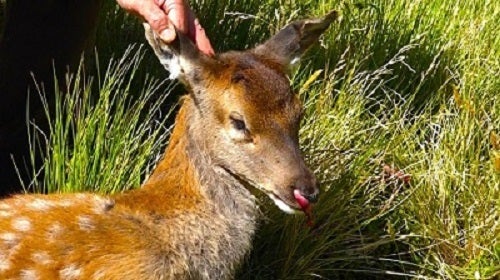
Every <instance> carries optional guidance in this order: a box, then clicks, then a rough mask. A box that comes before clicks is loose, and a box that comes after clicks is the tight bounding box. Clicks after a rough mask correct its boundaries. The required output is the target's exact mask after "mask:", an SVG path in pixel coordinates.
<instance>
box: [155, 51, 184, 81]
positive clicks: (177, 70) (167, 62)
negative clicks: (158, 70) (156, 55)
mask: <svg viewBox="0 0 500 280" xmlns="http://www.w3.org/2000/svg"><path fill="white" fill-rule="evenodd" d="M160 63H161V64H162V65H163V67H165V69H167V71H168V72H169V73H170V75H169V76H168V78H169V79H171V80H175V79H177V78H179V76H180V75H181V72H182V69H181V63H180V61H179V58H178V57H176V56H172V58H170V59H168V58H160Z"/></svg>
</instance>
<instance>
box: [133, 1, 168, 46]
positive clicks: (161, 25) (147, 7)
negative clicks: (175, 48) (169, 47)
mask: <svg viewBox="0 0 500 280" xmlns="http://www.w3.org/2000/svg"><path fill="white" fill-rule="evenodd" d="M140 5H141V6H142V7H141V8H140V9H138V11H139V14H140V15H141V16H142V17H143V18H144V19H145V20H146V21H147V22H148V23H149V25H150V26H151V29H153V31H154V32H155V33H156V34H158V35H160V39H162V40H163V41H165V42H166V43H170V42H172V41H173V40H175V36H176V34H175V29H174V26H173V24H172V23H171V22H170V21H169V19H168V16H167V15H166V14H165V12H164V11H163V10H162V9H161V8H160V7H159V6H158V5H156V4H155V3H154V1H142V2H140Z"/></svg>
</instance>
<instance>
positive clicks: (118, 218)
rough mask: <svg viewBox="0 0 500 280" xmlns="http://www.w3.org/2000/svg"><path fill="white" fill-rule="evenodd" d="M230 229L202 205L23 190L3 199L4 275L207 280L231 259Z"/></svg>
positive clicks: (0, 255) (0, 252)
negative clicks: (151, 209)
mask: <svg viewBox="0 0 500 280" xmlns="http://www.w3.org/2000/svg"><path fill="white" fill-rule="evenodd" d="M207 216H210V217H207ZM228 232H230V229H229V224H228V223H227V221H225V220H224V218H223V217H221V216H220V215H214V214H212V215H211V214H210V213H207V211H205V210H204V211H200V209H197V208H193V209H191V210H190V211H185V210H184V211H180V210H177V209H175V208H173V209H172V210H171V213H168V212H167V214H166V215H165V214H158V213H145V212H142V211H138V210H134V209H133V208H130V207H128V206H127V205H121V204H120V203H115V202H114V200H112V199H109V198H105V197H101V196H97V195H91V194H76V195H49V196H44V195H32V196H17V197H14V198H11V199H7V200H4V201H2V202H0V278H2V279H9V278H14V279H185V278H189V275H191V276H196V277H200V278H207V279H209V277H212V276H214V275H211V273H213V272H212V271H211V269H212V267H213V265H214V264H216V266H225V265H227V262H226V263H224V261H228V260H225V259H224V256H221V252H222V251H224V250H227V249H228V248H229V249H230V247H231V244H225V241H227V242H230V240H229V238H228V236H227V233H228ZM238 250H240V249H238ZM230 251H231V250H230ZM221 257H222V258H223V259H221ZM226 257H228V256H226ZM219 268H220V267H219ZM227 269H229V267H228V268H227ZM227 269H224V267H222V269H217V271H218V272H217V273H223V274H224V271H228V270H227ZM214 271H215V270H214ZM217 276H220V277H221V278H226V277H229V275H217Z"/></svg>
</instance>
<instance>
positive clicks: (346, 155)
mask: <svg viewBox="0 0 500 280" xmlns="http://www.w3.org/2000/svg"><path fill="white" fill-rule="evenodd" d="M193 7H194V8H195V9H196V11H197V14H198V15H199V16H200V18H201V21H202V23H203V25H204V26H205V27H206V29H207V33H208V34H209V36H210V37H211V39H212V42H213V44H214V46H215V48H216V49H217V50H228V49H243V48H247V47H251V46H253V45H255V44H256V43H257V42H259V41H262V40H264V39H265V38H267V37H268V36H269V34H271V33H274V32H275V31H276V30H277V29H278V27H280V26H283V25H284V24H285V23H287V22H289V21H291V20H292V19H295V18H299V17H304V16H308V15H309V16H310V15H321V14H324V13H325V12H326V11H328V10H330V9H338V10H340V12H341V14H342V18H341V20H340V21H339V22H338V23H336V24H334V26H333V27H332V28H331V30H330V31H329V32H328V33H327V34H326V35H325V36H324V37H323V38H322V39H321V44H320V46H316V47H315V48H314V49H313V50H311V51H310V52H309V54H308V55H307V56H306V57H305V58H304V59H303V61H302V66H301V67H300V68H299V69H297V71H296V72H295V75H294V76H293V77H292V82H293V85H294V87H296V89H297V90H298V91H299V93H300V96H301V98H302V99H303V101H304V103H305V104H306V115H305V118H304V121H303V124H302V129H301V131H300V135H301V144H302V147H303V149H304V153H305V155H306V158H307V161H308V163H309V166H311V168H312V169H313V170H314V172H315V174H316V175H317V176H318V178H319V179H320V181H321V185H322V186H321V188H322V195H321V198H320V202H319V203H318V204H317V205H316V207H315V225H314V226H313V227H312V228H307V227H305V225H304V220H303V218H302V217H292V216H288V215H284V214H282V213H281V212H279V210H277V209H275V207H273V206H272V205H267V204H270V203H269V201H268V200H267V199H266V198H264V197H262V199H261V200H260V201H261V203H263V204H266V205H265V206H266V207H262V208H263V209H265V210H264V211H265V218H264V219H263V221H262V222H261V225H260V227H259V231H258V233H257V236H256V239H255V242H254V250H253V251H252V253H251V255H250V256H249V257H248V259H247V261H246V262H245V264H244V265H243V267H242V268H241V269H240V273H239V275H238V278H239V279H366V278H370V279H373V278H380V279H387V278H419V279H498V278H499V277H500V222H499V221H500V210H499V209H500V136H499V135H500V100H499V98H500V97H499V96H500V95H499V92H500V76H499V73H500V32H499V30H498V23H499V22H500V3H499V2H498V1H496V2H495V1H474V0H461V1H451V0H441V1H432V0H419V1H407V0H382V1H377V2H369V1H354V0H347V1H334V0H331V1H307V0H304V1H271V0H266V1H250V0H244V1H232V0H227V1H197V2H195V3H193ZM99 30H100V31H99V34H98V40H97V42H98V46H97V48H98V50H99V52H100V53H101V62H104V64H106V63H107V61H108V59H109V57H110V56H112V54H113V53H115V55H116V54H121V53H123V52H125V50H126V49H127V47H128V45H129V44H130V43H132V42H144V39H143V37H142V36H143V35H142V29H141V27H140V26H139V25H138V23H137V22H136V21H134V20H133V19H132V18H131V17H130V16H127V15H125V14H124V13H123V12H122V11H121V10H120V9H118V8H116V7H115V6H114V3H111V4H110V3H107V4H106V10H105V12H104V13H103V17H102V21H101V28H100V29H99ZM101 50H102V51H101ZM102 57H104V59H102ZM125 57H126V58H124V60H123V61H122V62H120V63H118V66H115V67H110V68H109V69H110V70H108V71H107V72H106V73H105V74H104V76H101V77H103V82H100V83H97V84H98V85H99V86H98V87H97V88H98V90H96V87H91V86H89V84H91V83H93V84H94V85H95V84H96V82H95V81H93V80H91V79H87V80H82V78H81V77H83V76H82V74H81V73H77V74H75V75H74V76H73V79H72V80H71V83H70V84H71V85H72V86H71V87H70V88H69V89H68V90H65V91H64V90H63V92H68V94H69V95H61V98H60V99H59V100H57V101H56V105H55V107H56V108H57V110H56V111H55V114H54V115H51V116H50V118H51V119H52V123H53V125H52V127H51V130H52V131H50V136H49V134H46V135H47V141H46V142H43V141H42V144H44V145H45V144H46V145H48V147H49V153H48V154H47V155H46V162H45V166H44V169H43V172H45V174H46V176H45V179H44V181H43V182H36V183H37V184H38V185H39V186H41V187H43V188H46V189H48V190H49V191H55V190H64V191H79V190H82V189H86V190H96V191H100V192H110V191H119V190H122V189H123V188H128V187H130V186H138V185H139V184H140V181H141V178H143V177H144V176H146V175H145V174H146V173H147V172H148V170H149V167H150V165H148V162H150V160H151V159H155V158H157V157H158V154H159V145H158V144H159V143H161V142H162V141H163V139H164V137H165V135H166V131H165V130H164V129H163V130H162V129H160V130H157V129H158V128H161V127H162V126H161V125H159V124H158V122H156V121H155V120H160V123H161V122H162V121H161V120H162V119H163V117H159V118H158V114H159V113H158V112H159V111H161V110H159V107H158V106H159V104H160V103H161V102H162V99H161V98H159V99H156V98H158V95H160V96H162V95H161V94H158V91H159V92H160V93H161V92H164V91H165V90H164V89H163V88H162V87H160V89H159V90H156V92H157V94H153V92H155V90H154V89H155V88H156V85H157V84H156V83H141V81H143V80H144V78H143V77H146V76H147V75H155V76H156V79H163V77H165V73H163V70H161V68H160V67H159V63H157V62H156V60H155V58H154V57H153V56H152V55H151V52H149V51H148V52H147V53H146V57H145V58H142V57H141V56H140V55H135V56H134V55H133V54H131V53H128V54H126V55H125ZM129 59H130V60H131V61H132V62H126V61H128V60H129ZM140 61H142V63H140ZM98 64H99V63H98ZM134 74H135V75H136V78H137V77H139V78H138V79H133V77H134ZM131 80H132V81H133V82H132V83H130V81H131ZM134 81H135V82H134ZM90 91H96V92H98V98H97V99H95V101H94V102H91V100H92V98H90V96H92V94H90ZM130 92H136V93H139V92H143V95H140V97H139V98H138V99H133V98H132V99H130V98H131V97H130V95H129V93H130ZM76 96H79V97H78V98H77V97H76ZM153 96H154V98H153ZM87 97H89V98H88V99H86V98H87ZM79 98H80V99H79ZM74 100H81V101H78V102H75V101H74ZM130 100H135V101H133V102H132V101H130ZM150 105H151V106H152V107H150ZM82 106H83V107H84V108H85V109H80V108H81V107H82ZM68 135H71V136H72V137H68ZM68 139H73V141H69V140H68Z"/></svg>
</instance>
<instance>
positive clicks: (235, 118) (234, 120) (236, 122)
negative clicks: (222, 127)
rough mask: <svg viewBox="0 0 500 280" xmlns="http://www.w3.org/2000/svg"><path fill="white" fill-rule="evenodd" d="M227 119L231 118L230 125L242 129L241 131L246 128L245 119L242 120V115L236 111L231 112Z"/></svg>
mask: <svg viewBox="0 0 500 280" xmlns="http://www.w3.org/2000/svg"><path fill="white" fill-rule="evenodd" d="M229 119H230V120H231V125H232V126H233V127H234V129H236V130H239V131H242V132H244V131H246V130H247V126H246V124H245V121H244V120H243V117H242V116H241V115H240V114H238V113H236V112H232V113H231V114H230V115H229Z"/></svg>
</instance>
